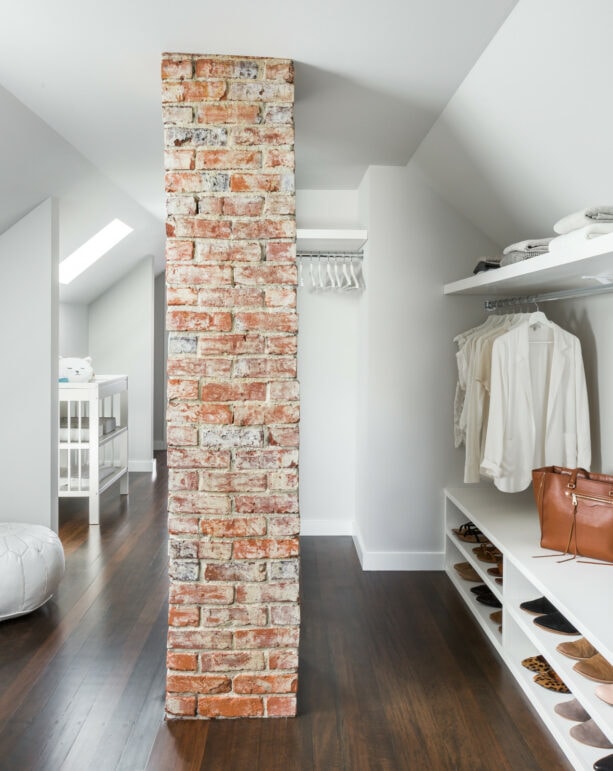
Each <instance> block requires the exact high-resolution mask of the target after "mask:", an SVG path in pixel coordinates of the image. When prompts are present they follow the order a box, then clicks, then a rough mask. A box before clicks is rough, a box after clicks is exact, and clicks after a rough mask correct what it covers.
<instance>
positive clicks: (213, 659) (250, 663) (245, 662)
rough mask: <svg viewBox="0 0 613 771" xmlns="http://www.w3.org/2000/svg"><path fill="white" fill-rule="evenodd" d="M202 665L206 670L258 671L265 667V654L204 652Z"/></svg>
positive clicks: (254, 652) (259, 652) (201, 660)
mask: <svg viewBox="0 0 613 771" xmlns="http://www.w3.org/2000/svg"><path fill="white" fill-rule="evenodd" d="M279 653H281V651H279ZM200 666H201V667H202V669H203V670H204V671H205V672H230V671H232V670H243V671H247V672H249V671H252V672H256V671H258V670H261V669H264V667H265V663H264V654H263V653H262V652H261V651H218V652H216V653H202V654H201V655H200ZM275 669H283V667H275Z"/></svg>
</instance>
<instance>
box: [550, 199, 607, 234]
mask: <svg viewBox="0 0 613 771" xmlns="http://www.w3.org/2000/svg"><path fill="white" fill-rule="evenodd" d="M595 222H613V206H590V207H588V208H587V209H582V210H581V211H576V212H573V214H568V215H567V216H566V217H562V219H561V220H558V221H557V222H556V224H555V225H554V226H553V229H554V231H555V232H556V233H560V234H561V235H563V234H564V233H570V231H571V230H578V229H579V228H582V227H584V226H585V225H591V224H593V223H595Z"/></svg>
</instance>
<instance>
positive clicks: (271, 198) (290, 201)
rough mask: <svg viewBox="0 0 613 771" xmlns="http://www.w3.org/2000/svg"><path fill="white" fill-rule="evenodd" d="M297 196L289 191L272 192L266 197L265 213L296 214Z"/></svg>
mask: <svg viewBox="0 0 613 771" xmlns="http://www.w3.org/2000/svg"><path fill="white" fill-rule="evenodd" d="M295 212H296V198H295V197H294V196H293V195H291V194H289V193H270V194H269V195H268V196H267V198H266V207H265V208H264V214H269V215H273V216H274V215H278V216H282V215H284V214H295Z"/></svg>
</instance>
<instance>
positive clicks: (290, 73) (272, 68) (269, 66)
mask: <svg viewBox="0 0 613 771" xmlns="http://www.w3.org/2000/svg"><path fill="white" fill-rule="evenodd" d="M265 77H266V80H279V81H283V82H285V83H293V82H294V63H293V62H290V61H287V62H283V61H278V62H267V63H266V74H265Z"/></svg>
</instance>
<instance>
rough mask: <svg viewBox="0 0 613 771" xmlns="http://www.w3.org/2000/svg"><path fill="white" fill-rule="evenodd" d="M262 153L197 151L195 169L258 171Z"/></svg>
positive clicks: (252, 151)
mask: <svg viewBox="0 0 613 771" xmlns="http://www.w3.org/2000/svg"><path fill="white" fill-rule="evenodd" d="M261 167H262V153H261V152H260V151H259V150H225V149H224V150H198V152H197V153H196V168H197V169H228V170H229V169H260V168H261Z"/></svg>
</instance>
